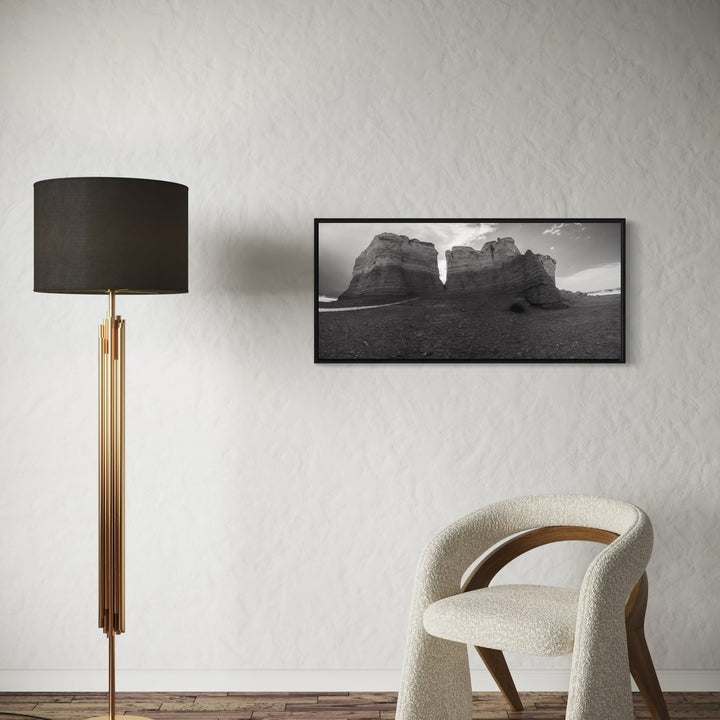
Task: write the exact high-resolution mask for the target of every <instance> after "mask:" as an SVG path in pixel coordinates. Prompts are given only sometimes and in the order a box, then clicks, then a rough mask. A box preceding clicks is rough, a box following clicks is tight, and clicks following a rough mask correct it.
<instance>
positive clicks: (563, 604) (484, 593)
mask: <svg viewBox="0 0 720 720" xmlns="http://www.w3.org/2000/svg"><path fill="white" fill-rule="evenodd" d="M578 597H579V592H578V591H577V590H571V589H570V588H559V587H548V586H546V585H494V586H491V587H487V588H482V589H480V590H471V591H470V592H465V593H460V594H459V595H452V596H450V597H447V598H444V599H442V600H438V601H437V602H434V603H432V605H429V606H428V608H427V609H426V610H425V614H424V616H423V625H424V626H425V630H426V631H427V632H428V633H430V634H431V635H434V636H436V637H439V638H443V639H445V640H454V641H456V642H461V643H467V644H469V645H477V646H480V647H486V648H494V649H496V650H506V651H508V652H514V653H522V654H526V655H565V654H567V653H571V652H572V650H573V643H574V641H575V619H576V616H577V605H578Z"/></svg>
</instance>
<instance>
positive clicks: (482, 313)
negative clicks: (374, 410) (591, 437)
mask: <svg viewBox="0 0 720 720" xmlns="http://www.w3.org/2000/svg"><path fill="white" fill-rule="evenodd" d="M624 257H625V220H624V219H592V220H589V219H574V218H573V219H531V220H528V219H473V220H465V219H463V220H459V219H437V220H436V219H433V220H400V219H388V220H383V219H366V220H364V219H316V220H315V362H625V295H624V293H625V288H624Z"/></svg>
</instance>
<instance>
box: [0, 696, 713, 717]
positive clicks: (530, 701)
mask: <svg viewBox="0 0 720 720" xmlns="http://www.w3.org/2000/svg"><path fill="white" fill-rule="evenodd" d="M473 698H474V710H473V718H476V719H477V720H563V719H564V717H565V702H566V701H567V695H565V694H563V693H520V698H521V700H522V701H523V704H524V705H525V710H524V711H523V712H520V713H518V712H513V711H512V710H510V709H509V707H508V705H507V704H506V703H505V701H504V700H503V699H502V697H501V696H500V694H499V693H480V694H477V695H474V696H473ZM665 698H666V700H667V704H668V709H669V711H670V717H671V718H672V719H673V720H676V719H677V720H701V719H702V720H720V692H715V693H710V692H706V693H665ZM634 699H635V717H636V718H650V717H651V715H650V713H649V712H648V709H647V707H645V704H644V703H643V701H642V699H641V698H640V697H639V695H637V694H636V695H635V696H634ZM396 700H397V694H396V693H389V692H367V693H232V692H231V693H118V701H117V705H118V707H117V712H118V713H120V714H126V715H144V716H146V717H148V718H152V719H153V720H154V719H157V720H392V718H394V717H395V703H396ZM2 713H10V714H11V715H8V716H7V718H12V714H19V715H30V716H34V717H39V718H48V720H82V719H83V718H89V717H92V716H95V715H102V714H103V713H107V704H106V695H104V694H102V693H0V720H6V716H2ZM608 720H611V719H608Z"/></svg>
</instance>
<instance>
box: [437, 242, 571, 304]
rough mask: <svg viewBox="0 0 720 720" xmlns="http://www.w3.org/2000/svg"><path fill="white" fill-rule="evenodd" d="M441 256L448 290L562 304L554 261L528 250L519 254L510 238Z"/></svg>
mask: <svg viewBox="0 0 720 720" xmlns="http://www.w3.org/2000/svg"><path fill="white" fill-rule="evenodd" d="M445 257H446V258H447V279H446V282H445V289H446V291H447V292H448V293H468V292H483V293H489V294H507V295H514V296H517V297H523V298H525V299H526V300H527V301H528V302H529V303H530V304H531V305H539V306H541V307H564V306H565V302H564V300H563V298H562V296H561V295H560V291H559V290H558V289H557V287H555V265H556V262H555V260H553V258H551V257H550V256H548V255H536V254H535V253H534V252H532V251H531V250H528V251H527V252H526V253H525V254H524V255H522V254H521V253H520V251H519V250H518V249H517V246H516V245H515V241H514V240H513V239H512V238H509V237H506V238H498V239H497V240H494V241H490V242H486V243H485V244H484V245H483V247H482V249H481V250H475V249H474V248H471V247H467V246H461V247H454V248H452V249H450V250H448V251H447V252H446V253H445Z"/></svg>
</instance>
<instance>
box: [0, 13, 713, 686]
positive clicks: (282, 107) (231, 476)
mask: <svg viewBox="0 0 720 720" xmlns="http://www.w3.org/2000/svg"><path fill="white" fill-rule="evenodd" d="M718 38H720V3H717V2H692V1H689V0H688V1H685V2H672V1H670V0H652V1H651V0H647V1H645V2H641V1H636V0H631V1H627V2H598V1H597V0H593V1H588V2H566V1H563V2H551V1H547V2H521V1H518V2H510V3H508V2H500V1H499V0H498V1H497V2H495V1H493V0H488V1H486V2H460V1H458V0H446V1H440V0H433V1H432V2H430V1H428V2H412V1H410V0H407V1H403V0H397V1H395V2H389V1H388V2H380V1H375V0H373V1H365V2H352V1H351V0H342V1H336V2H330V1H329V0H328V1H325V0H307V1H300V0H286V1H281V0H262V1H257V2H255V1H250V0H246V1H238V2H229V1H225V0H215V1H213V2H210V1H199V2H192V1H190V0H184V1H177V2H160V1H140V0H132V1H130V0H128V1H127V2H110V1H107V2H95V1H92V2H91V1H85V0H63V2H57V1H56V0H51V1H47V2H42V1H40V0H2V2H0V68H2V70H1V71H0V93H1V95H0V159H1V163H0V247H1V248H2V260H1V261H0V397H1V400H0V548H1V552H0V669H5V670H8V669H9V670H13V669H26V670H33V669H48V668H49V669H52V668H80V669H82V668H103V667H104V666H105V662H106V658H105V652H106V650H105V643H104V642H103V641H102V636H101V634H100V632H99V631H98V630H97V629H96V628H95V627H94V621H95V613H96V610H95V604H96V599H95V598H96V556H95V552H96V551H95V537H96V531H97V527H96V516H95V513H96V495H95V492H96V490H95V488H96V479H95V478H96V456H95V448H96V434H95V433H96V429H95V423H96V380H95V377H96V376H95V373H96V359H95V348H96V341H95V335H96V327H95V326H96V324H97V323H98V322H99V320H100V319H101V317H102V315H103V314H104V312H105V303H104V301H103V299H102V298H100V297H80V296H54V295H40V294H33V292H32V183H33V182H34V181H36V180H39V179H43V178H49V177H57V176H65V175H120V176H130V177H133V176H135V177H151V178H159V179H169V180H175V181H179V182H183V183H185V184H187V185H189V187H190V224H191V237H190V278H191V280H190V282H191V291H190V294H189V295H186V296H168V297H146V298H121V299H120V300H119V303H118V310H119V312H121V313H122V314H123V315H124V316H125V317H126V318H127V320H128V378H127V387H128V397H127V417H128V420H127V422H128V437H127V448H128V450H127V456H128V457H127V465H128V488H127V503H128V520H127V532H128V538H127V604H128V634H127V635H126V636H124V637H123V638H121V640H120V641H119V644H118V662H119V664H120V666H121V667H125V668H140V669H142V668H168V669H177V668H198V669H232V668H236V669H237V668H244V669H273V668H277V669H280V668H284V669H291V670H293V669H328V670H331V669H369V668H370V669H397V668H398V667H399V666H400V663H401V657H402V648H403V643H404V635H405V630H406V623H407V615H408V608H409V599H410V591H411V583H412V578H413V572H414V566H415V563H416V561H417V558H418V555H419V553H420V550H421V548H422V547H423V545H424V543H425V542H426V541H427V540H428V538H429V537H430V536H431V535H432V534H433V533H434V532H435V531H436V530H438V529H439V528H440V527H442V526H444V525H445V524H447V523H448V522H450V521H451V520H453V519H455V518H456V517H458V516H460V515H462V514H464V513H466V512H468V511H470V510H472V509H475V508H477V507H479V506H482V505H484V504H486V503H489V502H492V501H495V500H498V499H501V498H504V497H508V496H513V495H518V494H524V493H534V492H583V493H600V494H608V495H612V496H617V497H621V498H626V499H628V500H630V501H633V502H636V503H638V504H640V505H641V506H643V507H644V508H646V509H647V511H648V512H649V514H650V516H651V517H652V519H653V521H654V524H655V528H656V548H655V551H654V555H653V559H652V562H651V566H650V570H649V574H650V582H651V605H650V608H649V613H648V622H647V626H648V637H649V639H650V640H649V641H650V645H651V648H652V650H653V652H654V655H655V659H656V664H657V665H658V667H659V668H662V669H705V670H707V669H716V668H719V667H720V656H719V655H718V648H719V647H720V643H719V642H718V639H719V637H720V614H718V612H717V606H716V604H715V599H716V598H717V597H718V595H720V578H719V572H720V571H719V567H718V562H717V548H718V547H720V532H719V527H720V523H718V511H719V509H720V489H719V483H718V471H719V470H720V467H719V462H718V452H717V439H718V430H719V429H720V428H719V423H718V401H719V400H720V393H719V392H718V391H719V380H718V377H719V376H718V369H717V367H718V361H719V360H720V357H719V352H718V350H719V347H720V345H719V343H718V337H719V333H718V331H719V330H720V328H719V323H718V307H720V286H719V285H718V281H717V278H718V273H719V272H720V243H719V242H718V231H719V230H720V214H719V212H718V208H719V202H718V201H719V200H720V192H719V190H718V188H719V185H718V167H720V125H719V123H718V117H719V114H718V110H719V109H720V103H719V100H720V73H719V72H718V71H719V68H720V66H719V60H720V43H719V40H718ZM316 216H319V217H322V216H325V217H327V216H339V217H342V216H348V217H362V216H372V217H384V216H385V217H423V216H431V217H432V216H435V217H454V216H455V217H472V216H480V217H482V216H486V217H487V216H491V217H492V216H496V217H512V216H521V217H523V216H525V217H527V216H529V217H534V216H537V217H542V216H555V217H557V216H580V217H583V216H584V217H608V216H611V217H617V216H621V217H622V216H624V217H627V218H628V221H629V224H628V237H627V309H628V314H627V333H628V336H627V337H628V357H629V362H628V363H627V364H626V365H623V366H604V365H577V366H574V365H562V366H560V365H557V366H555V365H465V366H453V365H445V366H429V365H410V366H390V365H374V366H371V365H346V366H322V365H320V366H317V365H313V363H312V352H313V225H312V220H313V217H316ZM587 557H588V555H587V552H586V551H581V550H576V549H574V548H565V549H564V550H563V549H561V548H556V549H552V550H544V551H540V554H539V555H538V556H537V560H536V561H534V562H531V563H526V564H525V565H524V566H523V567H524V569H525V570H526V573H525V576H526V577H528V576H529V577H530V579H532V580H535V581H538V582H543V581H550V582H559V583H561V582H571V581H574V580H575V579H577V578H579V577H580V575H581V573H582V565H583V563H584V562H585V561H586V559H587ZM508 576H509V577H510V578H511V579H517V578H519V577H520V576H521V573H520V572H519V571H515V572H512V571H511V572H509V575H508ZM567 663H568V659H567V658H560V659H557V660H539V659H531V658H520V657H513V658H511V665H512V666H513V667H516V668H546V667H566V666H567ZM160 689H162V688H160Z"/></svg>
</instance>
